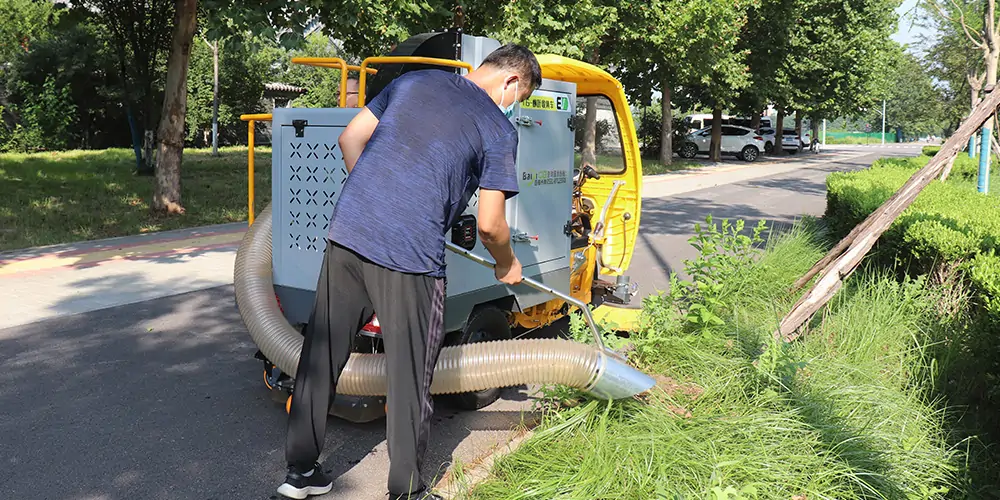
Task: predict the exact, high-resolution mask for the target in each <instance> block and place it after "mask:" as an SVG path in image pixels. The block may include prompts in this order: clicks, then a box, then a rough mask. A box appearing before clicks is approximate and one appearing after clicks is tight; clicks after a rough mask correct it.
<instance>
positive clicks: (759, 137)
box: [754, 135, 764, 141]
mask: <svg viewBox="0 0 1000 500" xmlns="http://www.w3.org/2000/svg"><path fill="white" fill-rule="evenodd" d="M754 140H756V141H763V140H764V138H763V137H761V136H759V135H757V136H754Z"/></svg>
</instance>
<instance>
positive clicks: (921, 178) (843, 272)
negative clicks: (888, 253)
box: [774, 90, 1000, 341]
mask: <svg viewBox="0 0 1000 500" xmlns="http://www.w3.org/2000/svg"><path fill="white" fill-rule="evenodd" d="M981 104H982V106H977V109H976V110H975V111H973V112H972V113H971V114H970V115H969V117H968V118H967V119H966V121H965V122H964V123H963V125H962V126H961V127H959V129H958V132H956V133H955V134H954V135H952V136H951V137H949V138H948V140H947V141H945V143H944V145H942V146H941V150H940V151H938V153H937V154H936V155H934V157H933V158H931V160H930V161H929V162H927V165H926V166H924V167H923V168H921V169H920V170H918V171H917V172H916V173H914V174H913V175H912V176H910V179H909V180H907V181H906V183H904V184H903V186H902V187H900V188H899V190H898V191H896V192H895V193H893V195H892V196H890V197H889V199H888V200H886V201H885V203H883V204H882V206H880V207H878V208H877V209H876V210H875V211H873V212H872V213H871V214H870V215H869V216H868V217H867V218H866V219H865V220H864V221H863V222H861V223H860V224H858V225H857V226H856V227H855V228H854V229H852V230H851V232H850V233H849V234H848V235H847V236H845V237H844V238H843V239H842V240H840V242H838V243H837V244H836V245H834V247H833V248H832V249H831V250H830V251H829V252H828V253H827V254H826V256H824V257H823V258H822V259H820V261H819V262H817V263H816V265H814V266H813V267H812V269H810V270H809V271H807V272H806V274H805V275H804V276H802V277H801V278H799V280H798V281H796V282H795V284H794V285H793V290H798V289H799V288H801V287H803V286H805V284H806V283H808V282H809V280H811V279H812V278H813V277H814V276H816V275H819V279H818V280H817V281H816V283H815V284H814V285H813V287H812V289H811V290H809V291H808V292H806V293H805V294H803V295H802V297H801V298H800V299H799V300H798V302H796V303H795V305H794V306H792V309H791V311H789V312H788V314H786V315H785V317H784V318H782V320H781V323H780V324H779V326H778V329H777V330H776V331H775V332H774V336H775V338H779V339H784V340H785V341H792V340H794V339H795V338H797V337H798V336H799V334H798V333H796V332H797V331H798V330H799V329H800V328H801V327H802V326H803V325H805V324H806V323H807V322H808V321H809V318H811V317H812V315H813V314H815V313H816V312H817V311H819V310H820V309H821V308H823V306H825V305H826V304H827V302H829V300H830V299H831V298H832V297H833V296H834V294H836V293H837V291H838V290H839V289H840V287H841V286H842V285H843V284H844V280H846V279H847V277H848V276H850V275H851V273H852V272H854V270H855V269H856V268H857V266H858V264H859V263H860V262H861V259H862V258H864V256H865V255H866V254H867V253H868V251H869V250H871V248H872V246H874V245H875V242H876V241H878V239H879V237H880V236H881V235H882V233H884V232H885V230H886V229H888V228H889V226H890V225H892V223H893V221H895V220H896V219H897V218H898V217H899V216H900V214H902V213H903V212H904V211H905V210H906V208H907V207H909V206H910V204H911V203H913V200H915V199H916V198H917V195H919V194H920V192H921V191H922V190H923V189H924V188H925V187H927V185H928V184H930V183H931V182H932V181H933V180H934V178H935V177H937V176H938V175H939V174H940V172H941V169H942V168H943V167H944V165H945V164H946V163H947V162H948V161H949V160H951V159H952V158H953V157H954V156H955V155H957V154H958V152H959V151H961V149H962V146H963V142H965V139H966V138H967V137H969V136H970V135H972V134H974V133H975V131H976V129H977V128H979V126H980V124H981V123H983V122H984V121H985V120H986V119H988V117H989V116H991V115H992V114H993V113H995V112H996V107H997V106H998V105H1000V91H997V90H994V91H992V92H991V93H989V94H987V96H986V99H985V100H984V102H982V103H981Z"/></svg>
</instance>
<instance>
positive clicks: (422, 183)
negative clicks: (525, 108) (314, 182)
mask: <svg viewBox="0 0 1000 500" xmlns="http://www.w3.org/2000/svg"><path fill="white" fill-rule="evenodd" d="M367 107H368V109H369V110H371V112H372V113H373V114H374V115H375V116H376V117H377V118H378V119H379V123H378V126H376V127H375V131H374V133H372V136H371V138H370V139H369V141H368V144H367V145H366V146H365V149H364V151H363V152H362V153H361V156H360V157H359V158H358V161H357V163H356V164H355V166H354V169H353V170H352V171H351V173H350V175H348V176H347V181H346V182H345V183H344V185H343V190H342V191H341V194H340V199H339V200H338V201H337V205H336V206H335V207H334V209H333V218H332V220H331V221H330V231H329V238H330V239H331V240H332V241H334V242H336V243H338V244H340V245H343V246H345V247H347V248H349V249H351V250H354V251H355V252H357V253H358V254H360V255H362V256H364V257H366V258H368V259H369V260H371V261H372V262H374V263H376V264H378V265H381V266H383V267H386V268H389V269H392V270H395V271H401V272H405V273H413V274H426V275H430V276H433V277H444V275H445V251H446V249H445V235H446V234H447V233H448V231H449V230H450V229H451V226H452V225H453V224H454V223H455V222H456V221H457V220H458V217H459V216H460V215H461V214H462V212H464V211H465V208H466V206H467V205H468V203H469V199H470V198H471V197H472V195H473V194H475V191H476V188H479V187H482V188H484V189H494V190H498V191H503V192H504V193H505V195H506V197H507V198H510V197H512V196H514V195H516V194H517V192H518V185H517V184H518V182H517V171H516V168H515V165H514V162H515V159H516V154H517V131H516V130H515V128H514V125H513V124H511V122H510V120H509V119H508V118H507V117H506V116H504V114H503V112H502V111H500V108H499V107H497V105H496V103H494V102H493V100H492V99H491V98H490V97H489V95H487V93H486V91H484V90H483V89H482V88H480V87H479V86H478V85H476V84H475V83H473V82H471V81H469V80H468V79H467V78H465V77H463V76H461V75H456V74H454V73H449V72H446V71H441V70H421V71H412V72H409V73H404V74H403V75H401V76H400V77H398V78H396V79H395V80H393V81H392V82H391V83H390V84H389V85H388V86H386V87H385V89H383V90H382V92H380V93H379V94H378V95H377V96H376V97H375V98H374V99H372V101H371V102H370V103H369V104H368V106H367Z"/></svg>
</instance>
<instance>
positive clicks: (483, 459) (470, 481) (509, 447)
mask: <svg viewBox="0 0 1000 500" xmlns="http://www.w3.org/2000/svg"><path fill="white" fill-rule="evenodd" d="M539 423H541V418H540V417H538V416H535V417H534V418H533V419H532V421H531V423H530V426H527V427H522V428H520V429H517V430H515V431H514V432H513V433H512V434H511V437H510V438H509V439H508V440H507V442H506V443H505V444H497V445H495V446H493V447H492V448H490V449H489V450H487V451H486V452H485V453H483V454H482V455H480V456H479V457H477V458H476V459H475V460H473V461H472V462H470V463H469V464H463V466H462V477H461V478H457V477H456V476H455V471H454V468H450V469H449V470H448V472H447V473H445V475H444V477H443V478H441V480H440V481H438V483H437V484H435V485H434V488H433V490H434V492H435V493H437V494H439V495H441V496H443V497H444V498H446V499H449V500H461V499H463V498H465V496H466V495H467V494H468V492H469V491H471V490H472V489H473V488H475V487H476V486H477V485H479V484H481V483H482V482H483V481H485V480H486V479H487V478H489V477H490V473H491V471H492V470H493V465H494V464H495V463H496V461H497V460H499V459H500V458H502V457H504V456H506V455H509V454H510V453H512V452H513V451H515V450H517V448H518V447H519V446H520V445H521V443H523V442H524V440H526V439H528V438H529V437H531V436H532V435H533V434H534V429H535V428H536V427H537V426H538V424H539Z"/></svg>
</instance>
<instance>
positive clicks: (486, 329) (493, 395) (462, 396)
mask: <svg viewBox="0 0 1000 500" xmlns="http://www.w3.org/2000/svg"><path fill="white" fill-rule="evenodd" d="M510 339H511V331H510V323H509V322H508V321H507V315H506V314H505V313H504V312H503V311H502V310H501V309H500V308H498V307H495V306H484V307H480V308H477V309H474V310H473V311H472V314H471V315H469V321H467V322H466V324H465V328H464V329H463V330H462V331H461V332H456V334H455V335H453V336H451V338H450V339H448V340H446V341H445V345H462V344H474V343H476V342H486V341H490V340H510ZM499 398H500V389H499V388H494V389H486V390H483V391H478V392H463V393H459V394H452V395H451V397H450V398H449V399H450V402H451V403H452V404H453V405H455V406H456V407H457V408H460V409H463V410H478V409H480V408H483V407H485V406H489V405H490V404H493V402H494V401H496V400H497V399H499Z"/></svg>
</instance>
